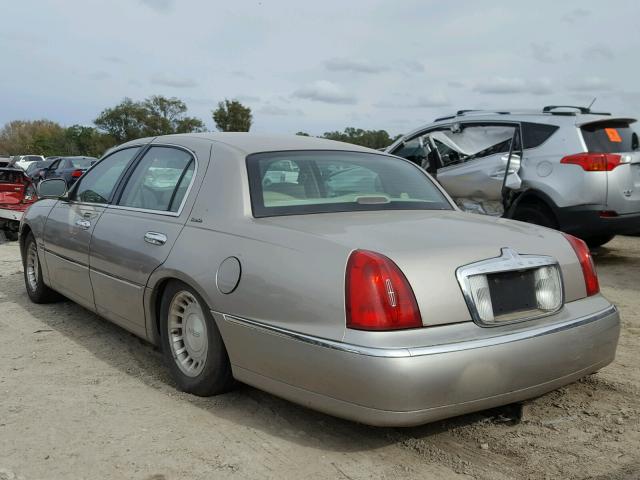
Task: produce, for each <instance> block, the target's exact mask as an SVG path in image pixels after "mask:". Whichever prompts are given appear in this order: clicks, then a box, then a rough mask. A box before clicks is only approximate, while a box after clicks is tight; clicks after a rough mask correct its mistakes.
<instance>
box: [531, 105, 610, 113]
mask: <svg viewBox="0 0 640 480" xmlns="http://www.w3.org/2000/svg"><path fill="white" fill-rule="evenodd" d="M558 108H573V109H575V110H577V111H578V112H580V113H582V114H584V115H586V114H592V115H611V114H610V113H607V112H592V111H591V109H590V108H589V107H578V106H576V105H547V106H546V107H544V108H543V109H542V113H550V114H552V115H575V114H576V112H555V111H554V110H557V109H558Z"/></svg>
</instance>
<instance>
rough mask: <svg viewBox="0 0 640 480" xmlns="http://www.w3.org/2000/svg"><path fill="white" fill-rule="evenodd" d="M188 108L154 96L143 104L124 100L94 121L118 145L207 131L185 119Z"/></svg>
mask: <svg viewBox="0 0 640 480" xmlns="http://www.w3.org/2000/svg"><path fill="white" fill-rule="evenodd" d="M186 111H187V106H186V105H185V103H184V102H183V101H182V100H180V99H178V98H175V97H171V98H166V97H163V96H161V95H153V96H151V97H149V98H147V99H145V100H143V101H141V102H134V101H133V100H131V99H130V98H125V99H124V100H122V102H120V103H119V104H118V105H116V106H115V107H112V108H106V109H104V110H103V111H102V112H101V113H100V115H98V118H96V119H95V120H94V123H95V124H96V126H97V127H98V128H99V129H100V130H102V131H104V132H106V133H108V134H109V135H110V136H111V137H113V138H114V139H115V140H116V141H117V142H118V143H122V142H126V141H129V140H133V139H135V138H140V137H151V136H156V135H168V134H171V133H188V132H201V131H204V123H203V122H202V120H200V119H198V118H195V117H188V116H186V115H185V113H186Z"/></svg>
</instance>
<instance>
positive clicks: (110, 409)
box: [0, 237, 640, 480]
mask: <svg viewBox="0 0 640 480" xmlns="http://www.w3.org/2000/svg"><path fill="white" fill-rule="evenodd" d="M0 243H1V242H0ZM596 263H597V266H598V271H599V273H600V281H601V285H602V291H603V293H604V294H605V295H606V296H607V297H608V298H609V299H610V300H611V301H613V302H614V303H616V304H617V305H618V306H619V307H620V310H621V313H622V321H623V329H622V337H621V339H620V347H619V349H618V356H617V359H616V361H615V363H614V364H612V365H610V366H609V367H607V368H605V369H603V370H602V371H601V372H599V373H597V374H596V375H593V376H591V377H589V378H587V379H585V380H583V381H580V382H578V383H575V384H573V385H570V386H568V387H566V388H563V389H561V390H558V391H555V392H552V393H550V394H548V395H545V396H543V397H541V398H538V399H535V400H532V401H530V402H528V403H527V404H525V405H524V406H523V407H520V406H508V407H504V408H499V409H495V410H492V411H487V412H482V413H478V414H473V415H466V416H463V417H459V418H456V419H452V420H448V421H442V422H438V423H434V424H431V425H426V426H423V427H419V428H411V429H380V428H370V427H365V426H362V425H357V424H354V423H350V422H347V421H343V420H338V419H335V418H332V417H329V416H326V415H323V414H320V413H316V412H313V411H309V410H306V409H305V408H302V407H298V406H296V405H293V404H291V403H289V402H286V401H284V400H280V399H278V398H276V397H273V396H271V395H268V394H266V393H263V392H260V391H258V390H255V389H253V388H250V387H247V386H242V387H240V388H238V389H237V390H236V391H234V392H232V393H229V394H226V395H223V396H220V397H214V398H208V399H203V398H198V397H194V396H191V395H188V394H183V393H180V392H177V391H176V390H175V389H174V387H173V386H172V383H171V380H170V379H169V378H168V375H167V373H166V371H165V369H164V367H163V365H162V360H161V357H160V354H159V353H158V352H157V351H155V350H154V349H153V348H152V347H151V346H149V345H148V344H145V343H143V342H141V341H139V340H138V339H136V338H135V337H133V336H132V335H130V334H129V333H127V332H125V331H124V330H122V329H120V328H118V327H116V326H114V325H112V324H110V323H108V322H106V321H103V320H101V319H100V318H98V317H96V316H95V315H93V314H91V313H89V312H88V311H87V310H84V309H83V308H81V307H79V306H77V305H75V304H73V303H70V302H64V303H58V304H55V305H35V304H32V303H30V302H29V300H28V298H27V295H26V293H25V291H24V286H23V278H22V266H21V264H20V259H19V252H18V246H17V244H16V242H10V243H4V244H1V245H0V480H13V479H25V480H26V479H45V478H46V479H58V478H70V479H76V478H77V479H80V478H86V479H89V478H90V479H96V478H105V479H120V478H131V479H141V480H164V479H166V480H169V479H210V478H238V479H241V478H243V479H244V478H252V479H253V478H256V479H271V478H273V479H280V478H327V479H329V478H331V479H334V478H336V479H340V478H342V479H352V480H355V479H365V478H367V479H368V478H376V479H405V478H407V479H409V478H411V479H413V478H421V479H435V478H439V479H440V478H446V479H450V478H451V479H457V478H477V479H487V480H488V479H498V480H499V479H511V478H517V479H521V478H532V479H538V478H549V479H578V478H579V479H583V478H592V479H637V478H640V362H639V359H640V354H639V348H640V237H635V238H633V237H618V238H616V239H615V240H614V241H613V242H611V243H610V244H609V245H607V246H606V247H605V248H602V249H601V250H600V251H599V252H598V253H597V256H596Z"/></svg>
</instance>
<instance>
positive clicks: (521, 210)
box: [512, 203, 558, 228]
mask: <svg viewBox="0 0 640 480" xmlns="http://www.w3.org/2000/svg"><path fill="white" fill-rule="evenodd" d="M512 218H513V219H514V220H520V221H521V222H527V223H533V224H535V225H540V226H542V227H548V228H558V222H556V219H555V217H554V215H553V212H552V211H551V210H550V209H549V207H547V206H546V205H544V204H541V203H527V204H524V205H518V208H516V211H515V213H514V215H513V217H512Z"/></svg>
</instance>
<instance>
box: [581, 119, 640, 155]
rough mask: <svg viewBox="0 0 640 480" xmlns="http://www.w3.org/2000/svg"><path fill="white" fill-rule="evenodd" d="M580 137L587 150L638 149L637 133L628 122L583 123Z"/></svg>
mask: <svg viewBox="0 0 640 480" xmlns="http://www.w3.org/2000/svg"><path fill="white" fill-rule="evenodd" d="M582 138H584V142H585V143H586V145H587V150H588V151H589V152H597V153H617V152H633V151H636V150H638V149H639V147H638V134H637V133H636V132H634V131H633V129H632V128H631V126H630V125H629V122H621V121H605V122H597V123H590V124H588V125H583V126H582Z"/></svg>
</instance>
